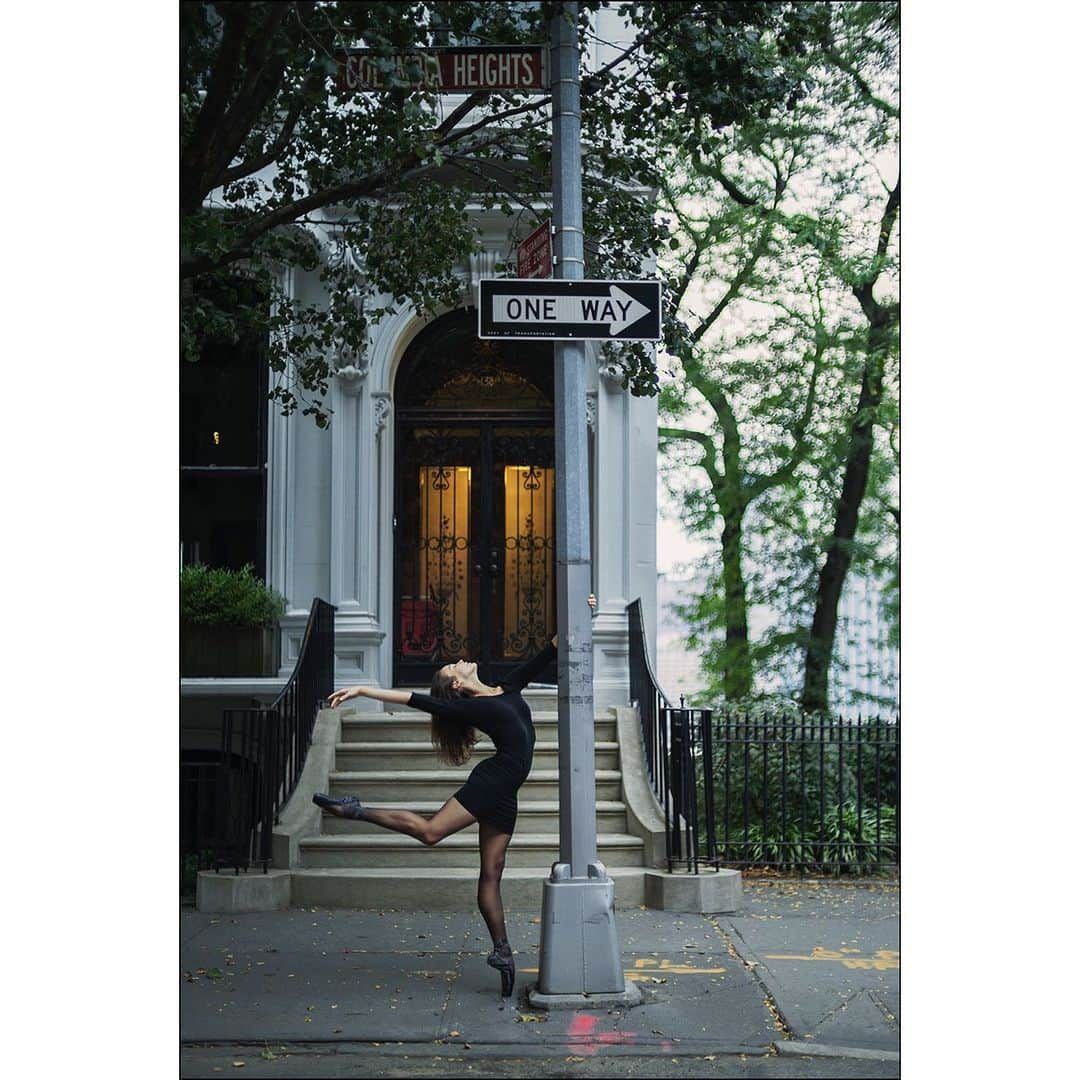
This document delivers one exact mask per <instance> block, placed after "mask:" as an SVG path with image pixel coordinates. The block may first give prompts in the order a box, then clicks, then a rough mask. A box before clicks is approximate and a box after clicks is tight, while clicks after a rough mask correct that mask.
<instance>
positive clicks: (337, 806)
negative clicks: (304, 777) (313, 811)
mask: <svg viewBox="0 0 1080 1080" xmlns="http://www.w3.org/2000/svg"><path fill="white" fill-rule="evenodd" d="M311 801H312V802H313V803H314V804H315V805H316V806H318V807H320V808H321V809H323V810H329V811H330V813H331V814H333V815H334V816H335V817H344V818H352V819H353V820H359V818H360V811H361V810H363V806H362V805H361V803H360V800H359V799H358V798H357V797H356V796H355V795H342V797H341V798H340V799H334V798H332V797H331V796H329V795H321V794H316V795H312V796H311Z"/></svg>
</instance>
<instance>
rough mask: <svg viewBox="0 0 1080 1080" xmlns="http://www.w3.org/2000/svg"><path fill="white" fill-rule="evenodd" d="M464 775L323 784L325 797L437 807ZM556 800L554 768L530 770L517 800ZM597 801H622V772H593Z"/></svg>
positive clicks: (361, 775) (379, 775)
mask: <svg viewBox="0 0 1080 1080" xmlns="http://www.w3.org/2000/svg"><path fill="white" fill-rule="evenodd" d="M465 775H467V774H463V773H462V772H461V771H460V770H458V769H442V768H440V769H413V770H409V771H400V770H399V771H390V770H388V769H383V770H378V771H363V772H360V771H351V772H341V771H335V772H332V773H330V776H329V779H328V781H327V783H328V786H329V788H330V791H329V794H330V795H332V796H334V797H337V798H340V797H341V796H342V795H356V796H357V797H358V798H359V799H360V801H361V802H381V803H398V804H399V805H400V804H401V803H402V802H404V803H406V804H407V803H410V802H413V801H415V800H420V801H424V802H430V801H432V800H438V801H439V805H440V806H441V805H442V803H444V802H445V801H446V800H447V799H448V798H449V797H450V796H451V795H453V794H454V792H455V791H456V790H457V789H458V788H459V787H461V785H462V783H463V781H464V779H465ZM558 797H559V774H558V772H557V771H556V770H554V769H533V771H532V772H531V773H529V777H528V779H527V780H526V781H525V783H524V784H522V786H521V788H520V790H519V792H518V798H519V799H520V800H525V799H528V800H530V801H553V800H556V799H558ZM596 798H597V801H605V802H615V801H618V800H619V799H621V798H622V773H621V772H619V771H618V770H617V769H598V770H597V771H596Z"/></svg>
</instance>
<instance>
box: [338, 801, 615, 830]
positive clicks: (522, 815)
mask: <svg viewBox="0 0 1080 1080" xmlns="http://www.w3.org/2000/svg"><path fill="white" fill-rule="evenodd" d="M444 801H445V800H444ZM368 805H369V806H371V807H373V808H374V809H376V810H411V811H412V812H413V813H414V814H422V815H424V816H425V817H431V815H432V814H434V813H435V812H436V811H437V810H438V809H439V808H440V807H441V806H442V803H441V802H423V801H415V802H411V803H404V802H397V803H368ZM517 828H518V830H519V831H520V832H522V833H550V834H554V835H555V836H558V835H559V803H558V800H554V801H551V802H526V801H523V800H519V801H518V817H517ZM596 828H597V831H598V832H599V833H601V834H603V833H625V832H626V804H625V803H622V802H598V803H597V804H596ZM479 831H480V826H479V825H470V826H469V827H468V828H466V829H463V830H462V834H465V833H468V834H471V835H473V836H475V835H476V834H477V833H478V832H479ZM370 833H374V834H376V835H385V834H386V830H385V829H382V828H380V827H379V826H378V825H373V824H372V823H371V822H370V821H351V820H350V819H349V818H339V817H337V816H336V815H334V814H328V813H324V814H323V819H322V834H323V836H356V835H366V834H370Z"/></svg>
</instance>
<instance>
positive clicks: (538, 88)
mask: <svg viewBox="0 0 1080 1080" xmlns="http://www.w3.org/2000/svg"><path fill="white" fill-rule="evenodd" d="M387 59H389V61H390V63H391V64H392V65H393V67H392V72H385V71H383V68H382V65H384V64H385V63H386V60H387ZM391 74H393V75H396V76H397V77H398V78H400V79H405V80H406V81H407V82H408V83H409V84H410V85H412V86H414V87H417V88H421V87H422V88H423V89H425V90H434V91H435V92H436V93H442V94H461V93H471V92H473V91H476V90H493V91H497V90H518V91H525V92H533V93H547V90H548V70H547V49H546V47H545V46H543V45H496V46H489V47H486V48H479V47H477V48H469V49H415V50H413V51H412V52H402V53H395V54H394V55H393V56H391V57H389V58H386V57H382V58H379V57H377V55H376V54H375V53H374V52H372V51H371V50H370V49H352V50H350V51H349V52H348V53H346V54H342V55H339V56H338V77H337V88H338V90H339V91H340V92H343V93H347V92H349V91H356V90H389V89H391V87H390V86H389V84H388V79H389V78H390V75H391Z"/></svg>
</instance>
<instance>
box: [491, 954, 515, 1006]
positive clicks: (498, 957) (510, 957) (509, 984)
mask: <svg viewBox="0 0 1080 1080" xmlns="http://www.w3.org/2000/svg"><path fill="white" fill-rule="evenodd" d="M487 962H488V964H489V965H490V966H491V967H493V968H495V970H496V971H498V973H499V975H500V976H501V977H502V996H503V997H504V998H508V997H510V995H511V994H513V992H514V978H515V975H516V971H515V969H514V954H513V952H512V951H511V949H510V946H509V945H507V946H506V947H505V948H504V949H492V950H491V952H490V953H489V954H488V958H487Z"/></svg>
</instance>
